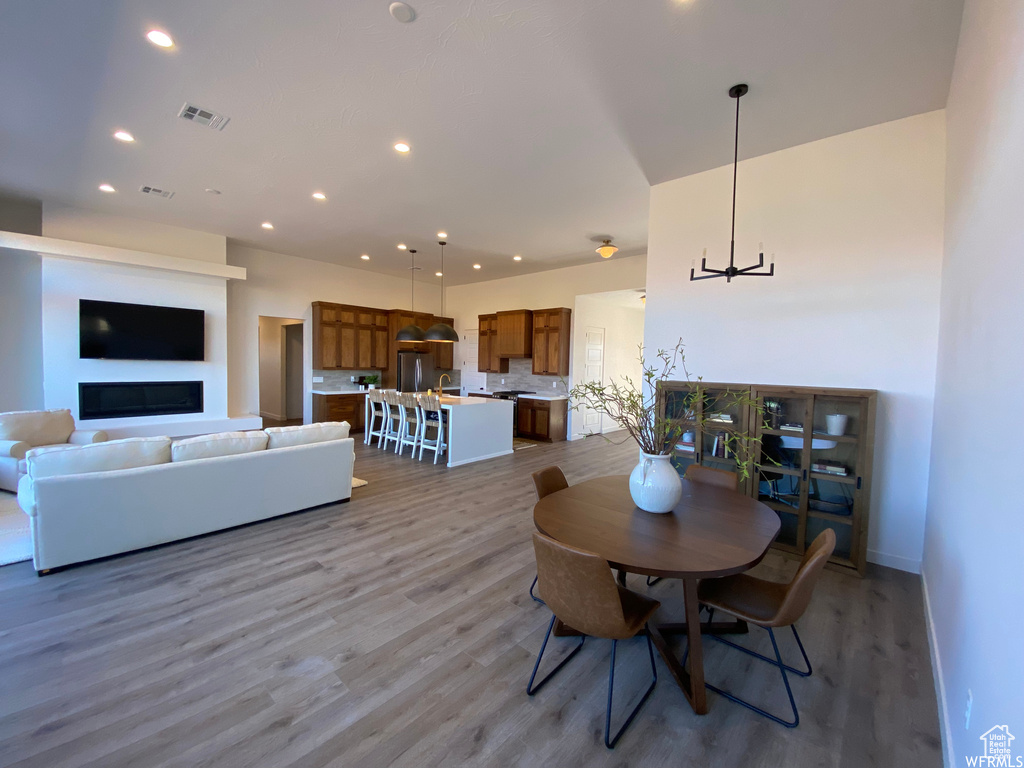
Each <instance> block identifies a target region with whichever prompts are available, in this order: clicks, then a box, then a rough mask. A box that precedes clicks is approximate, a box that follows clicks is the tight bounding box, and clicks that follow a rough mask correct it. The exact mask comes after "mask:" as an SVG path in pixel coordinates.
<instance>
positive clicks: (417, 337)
mask: <svg viewBox="0 0 1024 768" xmlns="http://www.w3.org/2000/svg"><path fill="white" fill-rule="evenodd" d="M415 254H416V250H415V249H413V248H410V249H409V288H410V289H411V294H412V295H411V307H412V311H413V312H415V311H416V270H417V267H416V255H415ZM424 340H425V338H424V334H423V329H422V328H420V327H419V326H418V325H416V323H411V324H409V325H407V326H405V328H403V329H402V330H400V331H399V332H398V333H397V334H395V341H424Z"/></svg>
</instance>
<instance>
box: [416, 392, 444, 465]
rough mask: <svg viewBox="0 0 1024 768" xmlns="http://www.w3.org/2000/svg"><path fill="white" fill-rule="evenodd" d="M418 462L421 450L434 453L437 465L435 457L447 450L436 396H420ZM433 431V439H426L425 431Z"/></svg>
mask: <svg viewBox="0 0 1024 768" xmlns="http://www.w3.org/2000/svg"><path fill="white" fill-rule="evenodd" d="M417 400H418V401H419V407H420V412H421V413H422V417H421V420H420V441H419V443H420V461H423V449H424V448H425V449H426V450H428V451H433V452H434V463H435V464H437V457H438V456H439V455H440V454H442V453H444V452H445V451H447V450H448V443H446V442H445V438H444V413H443V411H442V410H441V398H439V397H438V396H437V395H420V396H419V397H418V398H417ZM428 428H430V429H433V430H434V439H433V440H428V439H427V429H428Z"/></svg>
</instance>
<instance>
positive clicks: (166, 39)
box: [146, 29, 174, 48]
mask: <svg viewBox="0 0 1024 768" xmlns="http://www.w3.org/2000/svg"><path fill="white" fill-rule="evenodd" d="M146 37H148V38H149V42H151V43H152V44H153V45H159V46H160V47H161V48H173V47H174V41H173V40H172V39H171V36H170V35H168V34H167V33H166V32H162V31H161V30H159V29H151V30H149V32H147V33H146Z"/></svg>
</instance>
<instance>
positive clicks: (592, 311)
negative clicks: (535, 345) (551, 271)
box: [572, 294, 644, 438]
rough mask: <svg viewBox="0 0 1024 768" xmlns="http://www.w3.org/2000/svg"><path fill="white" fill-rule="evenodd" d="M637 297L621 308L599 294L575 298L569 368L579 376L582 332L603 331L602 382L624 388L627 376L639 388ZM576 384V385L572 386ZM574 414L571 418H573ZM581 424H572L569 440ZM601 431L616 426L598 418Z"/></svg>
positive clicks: (641, 324)
mask: <svg viewBox="0 0 1024 768" xmlns="http://www.w3.org/2000/svg"><path fill="white" fill-rule="evenodd" d="M639 296H640V294H637V299H636V306H635V307H632V308H629V307H626V306H623V305H622V303H621V301H616V300H610V299H608V298H602V297H601V295H600V294H596V295H594V294H592V295H587V296H577V297H576V303H575V307H574V308H573V315H574V317H575V322H574V323H573V329H572V339H573V342H572V343H573V350H572V357H573V360H572V367H573V371H575V372H577V373H578V374H580V375H582V373H581V372H582V371H583V370H584V365H585V356H586V332H587V328H589V327H596V328H603V329H604V332H605V334H604V381H605V382H606V383H608V382H614V383H615V384H619V385H622V386H624V385H625V383H624V382H623V380H622V377H623V376H628V377H629V378H631V379H632V380H633V382H634V383H635V384H636V385H637V386H640V383H641V381H642V374H643V371H642V369H641V366H640V361H639V359H638V358H639V355H640V350H639V347H640V345H641V344H643V341H644V309H643V305H642V304H641V303H640V299H639ZM576 383H578V382H576ZM575 415H576V414H574V416H575ZM582 422H583V420H582V418H580V417H577V418H575V419H574V420H573V426H572V437H573V438H577V437H579V436H581V435H582V434H584V433H585V432H586V431H587V430H585V429H584V428H583V423H582ZM601 428H602V430H603V431H605V432H610V431H614V430H617V429H618V428H619V427H618V425H617V424H616V423H615V422H614V421H613V420H611V419H610V418H609V417H608V416H603V417H602V424H601Z"/></svg>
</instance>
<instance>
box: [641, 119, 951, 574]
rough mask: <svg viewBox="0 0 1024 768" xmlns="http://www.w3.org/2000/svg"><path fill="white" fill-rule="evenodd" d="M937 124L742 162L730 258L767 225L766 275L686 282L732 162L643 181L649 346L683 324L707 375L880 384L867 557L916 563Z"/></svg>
mask: <svg viewBox="0 0 1024 768" xmlns="http://www.w3.org/2000/svg"><path fill="white" fill-rule="evenodd" d="M944 126H945V123H944V115H943V113H942V112H933V113H929V114H924V115H918V116H916V117H911V118H907V119H905V120H898V121H895V122H892V123H886V124H883V125H877V126H874V127H871V128H866V129H863V130H860V131H855V132H852V133H847V134H844V135H841V136H835V137H832V138H828V139H824V140H822V141H817V142H813V143H810V144H805V145H802V146H798V147H794V148H791V149H787V150H783V151H781V152H776V153H773V154H770V155H765V156H762V157H758V158H754V159H751V160H747V161H744V162H742V163H740V168H739V192H738V209H737V218H736V254H737V259H736V260H737V265H738V266H747V265H749V264H751V263H756V259H757V256H756V251H757V245H758V242H759V241H762V240H763V241H764V243H765V247H766V249H767V250H768V252H769V253H770V252H775V253H776V255H777V256H776V276H775V277H772V278H765V277H747V278H739V279H737V280H736V281H734V282H733V283H731V284H726V282H725V280H724V279H721V280H707V281H701V282H690V281H689V268H690V266H691V264H692V263H694V262H696V265H697V266H698V267H699V265H700V255H701V251H702V249H703V248H705V247H707V248H708V261H709V263H710V264H709V265H710V266H717V267H719V268H721V267H723V266H726V265H727V264H728V258H729V250H728V248H729V218H730V194H731V185H732V168H731V166H729V167H724V168H718V169H715V170H712V171H708V172H706V173H701V174H696V175H694V176H689V177H686V178H683V179H676V180H674V181H670V182H666V183H664V184H659V185H657V186H655V187H653V188H652V191H651V219H650V236H649V243H648V269H647V283H646V284H647V324H646V330H645V334H644V336H645V346H646V348H647V349H649V350H651V349H657V348H659V347H660V348H671V347H672V346H674V344H675V342H676V341H677V340H678V339H679V338H680V337H682V339H683V341H684V342H685V344H686V345H687V346H686V356H687V364H688V366H689V369H690V372H691V374H693V375H694V376H703V378H704V380H705V381H741V382H751V383H757V384H792V385H807V386H825V387H857V388H868V389H877V390H879V391H880V396H879V409H878V420H877V433H876V434H877V438H876V440H877V442H876V446H875V465H874V485H873V488H872V499H871V508H872V519H871V523H870V530H869V536H868V557H869V559H871V560H873V561H875V562H881V563H883V564H886V565H890V566H894V567H897V568H903V569H905V570H910V571H917V570H918V569H919V567H920V560H921V550H922V543H923V538H924V519H925V505H926V496H927V483H928V453H929V449H930V445H931V419H932V405H933V394H934V383H935V356H936V351H937V337H938V300H939V274H940V267H941V260H942V244H943V218H944V199H943V185H944V169H945V159H944V158H945V146H944V142H945V130H944ZM751 130H754V129H753V128H751ZM741 140H742V137H741Z"/></svg>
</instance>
